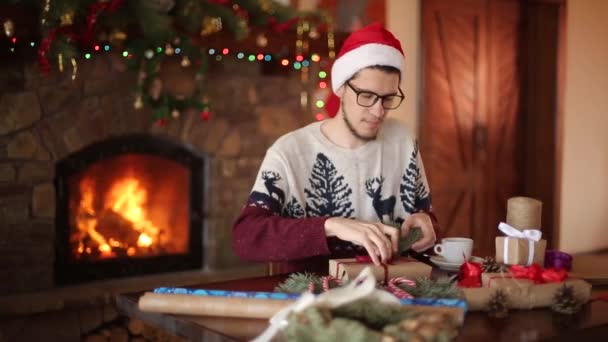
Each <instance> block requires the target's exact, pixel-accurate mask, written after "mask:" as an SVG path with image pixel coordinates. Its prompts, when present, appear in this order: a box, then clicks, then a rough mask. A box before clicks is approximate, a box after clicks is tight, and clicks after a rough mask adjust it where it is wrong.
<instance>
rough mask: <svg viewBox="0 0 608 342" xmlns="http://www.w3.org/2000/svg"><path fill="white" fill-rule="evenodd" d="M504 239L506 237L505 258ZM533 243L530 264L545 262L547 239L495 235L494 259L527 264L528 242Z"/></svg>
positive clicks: (506, 262) (542, 263) (513, 263)
mask: <svg viewBox="0 0 608 342" xmlns="http://www.w3.org/2000/svg"><path fill="white" fill-rule="evenodd" d="M505 239H508V240H509V241H508V250H507V259H506V260H505V257H504V248H505ZM531 243H532V244H534V258H533V259H532V264H535V263H537V264H540V265H544V264H545V249H546V248H547V240H545V239H541V240H540V241H538V242H534V241H530V240H527V239H519V238H513V237H506V236H498V237H496V261H497V262H500V263H503V264H507V265H528V255H529V248H530V247H529V244H531Z"/></svg>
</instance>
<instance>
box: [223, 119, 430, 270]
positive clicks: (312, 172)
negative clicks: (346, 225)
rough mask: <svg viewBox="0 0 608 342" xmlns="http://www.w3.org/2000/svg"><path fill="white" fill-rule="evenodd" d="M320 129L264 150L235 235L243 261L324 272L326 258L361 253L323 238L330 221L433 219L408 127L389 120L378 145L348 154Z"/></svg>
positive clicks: (311, 126)
mask: <svg viewBox="0 0 608 342" xmlns="http://www.w3.org/2000/svg"><path fill="white" fill-rule="evenodd" d="M321 124H322V122H315V123H312V124H309V125H308V126H305V127H303V128H300V129H298V130H296V131H293V132H291V133H288V134H286V135H284V136H282V137H281V138H279V139H278V140H277V141H276V142H275V143H274V144H273V145H272V146H271V147H270V148H269V149H268V151H267V153H266V156H265V158H264V161H263V162H262V165H261V167H260V171H259V173H258V176H257V178H256V180H255V184H254V186H253V190H252V192H251V194H250V196H249V199H248V201H247V205H246V206H245V207H244V208H243V210H242V212H241V215H240V216H239V218H238V219H237V221H236V223H235V224H234V227H233V230H232V233H233V238H232V242H233V249H234V251H235V253H236V254H237V255H239V256H240V257H241V258H242V259H244V260H248V261H263V262H268V261H282V262H287V265H286V266H287V267H285V268H284V271H289V272H294V271H311V272H315V271H316V272H326V271H327V260H328V259H329V258H330V257H332V258H336V257H345V256H352V255H353V254H355V253H356V252H357V249H358V248H359V247H358V246H354V245H353V244H352V243H350V242H346V241H342V240H339V239H337V238H335V237H331V238H327V237H326V236H325V229H324V224H325V220H326V219H327V218H329V217H346V218H355V219H359V220H363V221H370V222H379V221H380V222H383V223H385V224H395V223H396V224H401V223H402V222H403V221H404V220H405V218H406V217H407V216H408V215H410V214H412V213H415V212H419V211H425V212H429V213H430V210H431V197H430V192H429V187H428V184H427V181H426V176H425V173H424V167H423V165H422V160H421V158H420V154H419V153H418V146H417V143H416V142H415V141H414V140H413V139H412V138H411V136H410V135H409V133H408V132H407V130H406V129H405V127H403V126H402V125H401V124H399V123H398V122H397V121H395V120H391V119H388V120H387V121H386V122H385V123H384V124H383V126H382V128H381V130H380V131H379V133H378V136H377V138H376V139H375V140H372V141H369V142H367V143H366V144H364V145H362V146H360V147H359V148H356V149H347V148H342V147H339V146H337V145H335V144H333V143H332V142H331V141H330V140H329V139H328V138H327V137H326V136H325V135H324V134H323V133H322V132H321ZM431 218H432V219H433V221H434V223H435V222H436V220H435V219H434V216H433V215H431ZM359 249H360V248H359Z"/></svg>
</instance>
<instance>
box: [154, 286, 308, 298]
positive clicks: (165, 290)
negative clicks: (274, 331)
mask: <svg viewBox="0 0 608 342" xmlns="http://www.w3.org/2000/svg"><path fill="white" fill-rule="evenodd" d="M154 293H161V294H185V295H195V296H213V297H237V298H258V299H279V300H287V299H298V298H299V297H300V295H299V294H289V293H281V292H253V291H227V290H205V289H185V288H176V287H159V288H156V289H154Z"/></svg>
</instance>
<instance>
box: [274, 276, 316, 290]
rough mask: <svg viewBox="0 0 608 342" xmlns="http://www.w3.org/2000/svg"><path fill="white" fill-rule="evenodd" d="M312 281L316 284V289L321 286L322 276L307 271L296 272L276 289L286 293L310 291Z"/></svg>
mask: <svg viewBox="0 0 608 342" xmlns="http://www.w3.org/2000/svg"><path fill="white" fill-rule="evenodd" d="M311 282H312V283H314V284H315V290H316V289H318V288H321V277H319V276H317V275H315V274H311V273H307V272H305V273H294V274H292V275H290V276H289V278H287V279H286V280H285V281H284V282H282V283H281V284H279V285H278V286H277V287H276V288H275V289H274V290H275V291H276V292H284V293H302V292H306V291H308V286H309V284H310V283H311ZM315 292H316V291H315Z"/></svg>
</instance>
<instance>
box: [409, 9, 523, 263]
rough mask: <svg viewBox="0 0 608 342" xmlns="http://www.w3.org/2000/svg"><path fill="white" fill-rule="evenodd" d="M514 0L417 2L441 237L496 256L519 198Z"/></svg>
mask: <svg viewBox="0 0 608 342" xmlns="http://www.w3.org/2000/svg"><path fill="white" fill-rule="evenodd" d="M519 12H520V11H519V1H516V0H513V1H510V0H495V1H492V0H459V1H453V0H425V1H423V2H422V33H423V64H424V65H423V82H424V87H423V108H422V115H421V121H420V135H419V136H420V138H419V139H420V146H421V154H422V157H423V160H424V163H425V169H426V173H427V177H428V179H429V183H430V186H431V192H432V194H433V207H434V210H435V212H436V213H437V216H438V219H439V221H440V224H441V225H442V227H443V230H444V236H466V237H471V238H473V239H474V241H475V248H474V250H475V253H477V254H478V255H493V254H494V237H495V236H497V235H498V231H497V226H498V223H499V222H500V221H503V220H504V219H505V213H506V201H507V199H508V198H509V197H511V196H514V195H516V194H519V188H520V183H521V181H520V175H519V172H518V164H519V161H518V151H520V146H521V144H519V140H520V139H518V130H517V125H518V113H519V111H520V110H519V107H520V106H519V93H520V71H519V67H518V56H519V54H518V52H519V50H520V49H519V46H518V45H519V28H520V14H519Z"/></svg>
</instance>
